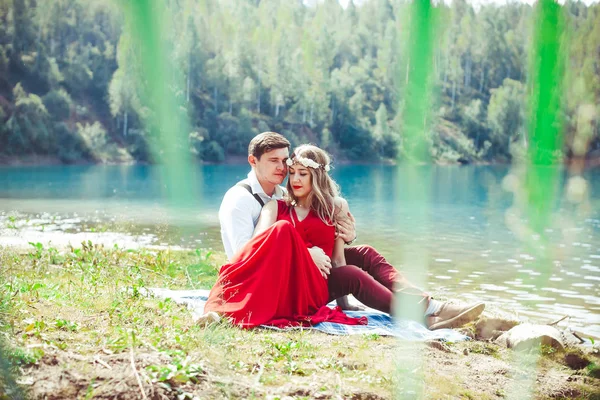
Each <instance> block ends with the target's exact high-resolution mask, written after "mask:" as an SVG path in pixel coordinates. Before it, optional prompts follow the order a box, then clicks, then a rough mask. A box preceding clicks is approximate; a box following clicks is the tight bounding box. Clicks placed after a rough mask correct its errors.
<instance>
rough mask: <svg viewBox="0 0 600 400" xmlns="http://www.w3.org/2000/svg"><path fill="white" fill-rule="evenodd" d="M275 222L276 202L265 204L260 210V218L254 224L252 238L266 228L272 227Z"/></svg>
mask: <svg viewBox="0 0 600 400" xmlns="http://www.w3.org/2000/svg"><path fill="white" fill-rule="evenodd" d="M275 221H277V201H276V200H271V201H269V202H268V203H267V204H265V206H264V207H263V209H262V210H261V212H260V217H259V218H258V222H257V223H256V228H254V234H253V235H252V237H254V236H256V235H258V234H259V233H261V232H262V231H264V230H266V229H267V228H268V227H270V226H271V225H273V224H274V223H275Z"/></svg>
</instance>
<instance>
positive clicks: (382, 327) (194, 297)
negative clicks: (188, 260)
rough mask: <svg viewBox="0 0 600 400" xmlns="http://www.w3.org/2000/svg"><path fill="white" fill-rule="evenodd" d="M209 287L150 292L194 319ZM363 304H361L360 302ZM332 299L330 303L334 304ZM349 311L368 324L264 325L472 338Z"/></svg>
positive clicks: (369, 312) (377, 314) (333, 331)
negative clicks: (181, 307) (180, 306)
mask: <svg viewBox="0 0 600 400" xmlns="http://www.w3.org/2000/svg"><path fill="white" fill-rule="evenodd" d="M208 293H209V291H208V290H204V289H199V290H169V289H163V288H149V289H148V293H147V294H148V295H149V296H153V297H157V298H170V299H171V300H173V301H174V302H176V303H179V304H185V305H187V306H188V308H189V309H190V310H191V311H192V315H193V316H194V318H199V317H200V316H201V315H203V314H204V304H205V303H206V301H207V300H208ZM350 302H351V303H355V304H356V300H355V299H353V298H352V297H350ZM358 304H360V303H358ZM334 305H335V304H334V303H333V302H332V303H330V304H329V306H331V307H333V306H334ZM346 314H348V315H350V316H352V317H362V316H365V317H367V319H368V321H369V323H368V324H367V325H343V324H337V323H333V322H321V323H320V324H316V325H314V326H312V327H310V328H285V329H281V328H276V327H274V326H268V325H263V327H264V328H267V329H273V330H282V331H283V330H292V329H315V330H318V331H321V332H324V333H328V334H330V335H381V336H395V337H398V338H400V339H402V340H412V341H424V340H442V341H448V342H460V341H463V340H469V337H468V336H465V335H463V334H461V333H459V332H457V331H455V330H453V329H438V330H435V331H430V330H429V329H427V328H426V327H425V326H423V325H422V324H420V323H418V322H415V321H410V320H395V319H392V318H391V317H390V316H389V315H388V314H384V313H382V312H380V311H377V310H373V309H368V310H366V311H346Z"/></svg>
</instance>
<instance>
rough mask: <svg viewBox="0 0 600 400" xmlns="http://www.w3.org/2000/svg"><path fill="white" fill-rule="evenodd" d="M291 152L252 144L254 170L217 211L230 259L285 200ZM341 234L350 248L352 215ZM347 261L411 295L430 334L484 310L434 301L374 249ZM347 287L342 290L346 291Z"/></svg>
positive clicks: (326, 262) (324, 265)
mask: <svg viewBox="0 0 600 400" xmlns="http://www.w3.org/2000/svg"><path fill="white" fill-rule="evenodd" d="M289 149H290V142H289V141H288V140H287V139H285V138H284V137H283V136H282V135H280V134H278V133H275V132H263V133H261V134H259V135H257V136H255V137H254V138H253V139H252V140H251V141H250V144H249V146H248V163H249V164H250V166H251V168H252V169H251V171H250V172H249V173H248V177H247V178H246V179H244V180H242V181H241V182H238V183H237V184H236V185H235V186H233V187H232V188H231V189H229V190H228V191H227V193H225V196H224V197H223V201H222V203H221V207H220V209H219V221H220V224H221V239H222V241H223V246H224V247H225V252H226V253H227V257H228V258H229V259H231V258H232V257H233V255H234V254H235V253H236V252H237V251H238V250H239V249H240V248H241V247H243V246H244V245H245V244H246V243H247V242H248V241H249V240H250V239H251V238H252V233H253V231H254V227H255V226H256V223H257V222H258V218H259V216H260V212H261V209H262V206H263V205H264V204H266V203H267V202H269V201H270V200H279V199H282V198H283V196H284V194H285V192H284V189H283V188H282V187H281V186H279V185H280V184H281V183H282V182H283V180H284V179H285V177H286V176H287V165H286V160H287V159H288V157H289V155H290V153H289ZM337 231H338V235H339V237H341V238H342V239H343V240H344V242H346V244H351V243H352V242H353V241H354V239H355V238H356V232H355V227H354V219H353V217H352V215H350V214H349V215H348V219H347V220H345V221H342V222H340V223H339V224H338V225H337ZM308 250H309V252H310V255H311V257H312V259H313V261H314V262H315V264H316V266H317V267H318V268H319V269H320V270H322V271H325V272H326V273H327V274H330V276H334V278H335V279H336V280H340V279H341V280H344V279H352V278H356V274H354V276H348V275H345V274H343V273H339V274H338V270H339V271H340V272H341V271H342V270H340V269H339V268H336V269H334V270H332V268H331V260H330V259H329V257H328V256H327V255H326V254H325V252H324V251H323V250H322V249H320V248H318V247H312V248H309V249H308ZM344 255H345V258H346V263H347V264H348V265H355V266H357V267H359V268H360V269H362V270H363V271H365V272H362V271H360V270H358V269H357V271H359V272H360V274H365V275H366V274H369V275H370V276H371V277H372V278H373V279H375V280H376V281H377V282H379V283H380V284H381V285H383V286H385V287H386V288H387V289H389V290H390V291H392V292H396V293H398V292H400V293H403V294H406V295H408V297H406V296H405V297H404V298H403V300H404V299H406V298H409V299H410V297H411V296H412V298H413V299H414V304H415V305H417V304H418V303H422V305H418V306H419V307H423V308H424V309H425V317H426V324H427V326H428V328H429V329H432V330H433V329H441V328H456V327H459V326H462V325H464V324H466V323H468V322H470V321H473V320H474V319H475V318H477V317H478V316H479V314H481V313H482V312H483V309H484V308H485V305H484V304H483V303H477V304H473V305H466V306H465V305H456V304H451V303H447V302H440V301H437V300H433V299H431V297H430V296H429V295H428V294H426V293H424V292H423V291H421V290H420V289H418V288H417V287H416V286H415V285H413V284H412V283H410V282H409V281H408V280H407V279H406V278H405V277H404V276H402V274H400V273H399V272H398V271H397V270H396V269H395V268H394V267H393V266H392V265H390V264H389V263H388V262H387V261H386V260H385V258H384V257H383V256H382V255H381V254H379V253H378V252H377V251H376V250H375V249H374V248H372V247H370V246H353V247H347V248H346V249H345V252H344ZM363 278H364V276H360V277H359V279H358V281H360V279H363ZM369 279H371V278H369ZM358 281H357V282H358ZM347 286H348V285H342V287H344V290H346V287H347ZM349 293H350V292H343V293H333V292H332V289H331V286H330V294H335V296H334V297H341V296H344V295H346V294H349ZM423 300H425V301H423Z"/></svg>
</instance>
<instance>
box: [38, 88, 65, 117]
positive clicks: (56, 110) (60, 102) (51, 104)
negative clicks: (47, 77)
mask: <svg viewBox="0 0 600 400" xmlns="http://www.w3.org/2000/svg"><path fill="white" fill-rule="evenodd" d="M42 100H43V102H44V106H46V110H48V113H49V114H50V118H51V119H53V120H55V121H63V120H65V119H67V118H69V116H70V115H71V104H72V101H71V96H69V94H68V93H67V92H66V91H65V90H64V89H60V90H52V91H50V92H48V93H47V94H46V95H44V97H42Z"/></svg>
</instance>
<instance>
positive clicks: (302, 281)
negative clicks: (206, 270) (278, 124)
mask: <svg viewBox="0 0 600 400" xmlns="http://www.w3.org/2000/svg"><path fill="white" fill-rule="evenodd" d="M287 163H288V166H289V178H288V183H287V190H288V196H287V198H286V200H285V201H272V202H270V203H267V204H266V205H265V206H264V207H263V210H262V212H261V216H260V218H259V221H258V223H257V225H256V228H255V230H254V235H253V238H252V239H251V240H250V242H248V243H247V244H246V245H245V246H244V247H243V248H242V250H240V251H239V252H238V253H237V254H236V255H235V256H234V257H233V259H232V260H231V263H230V264H226V265H224V266H223V267H221V270H220V272H219V278H218V280H217V283H216V284H215V286H214V287H213V289H212V290H211V292H210V295H209V299H208V302H207V304H206V307H205V311H206V312H211V311H214V312H217V313H220V314H223V315H225V316H227V317H229V318H230V319H231V321H232V322H233V323H235V324H237V325H239V326H241V327H245V328H250V327H254V326H258V325H261V324H269V325H276V326H289V325H299V324H302V325H306V324H314V323H318V322H323V321H332V322H340V323H346V324H365V323H366V319H364V318H362V319H356V318H350V317H348V316H346V315H345V314H344V313H343V312H342V311H341V309H340V308H335V309H333V310H332V309H330V308H328V307H326V304H327V303H328V302H329V301H330V300H332V299H333V298H337V297H341V296H343V295H345V294H348V293H353V294H354V295H355V296H357V298H359V299H360V300H361V301H363V303H365V304H367V305H370V306H372V307H373V306H374V307H375V308H378V309H381V310H382V311H386V312H389V306H390V304H391V301H392V294H391V292H390V291H389V290H387V289H385V288H384V287H383V286H381V284H379V283H378V282H376V281H375V280H374V279H373V278H371V277H370V276H368V275H367V274H365V273H364V271H361V270H360V269H358V268H357V267H353V266H346V265H345V264H346V262H345V259H344V242H343V240H342V239H336V238H335V223H336V220H337V219H338V218H341V217H342V216H346V215H347V213H348V205H347V203H346V201H345V200H343V199H342V198H340V197H339V196H338V193H339V191H338V187H337V184H336V183H335V182H334V181H333V180H332V179H331V177H330V176H329V174H328V171H329V169H330V158H329V156H328V155H327V153H326V152H325V151H323V150H321V149H319V148H318V147H316V146H313V145H302V146H300V147H298V148H297V149H296V150H295V152H294V154H292V156H291V157H290V158H289V159H288V161H287ZM313 246H317V247H320V248H321V249H322V250H323V251H324V252H325V254H327V256H329V257H330V258H331V261H332V265H333V267H334V268H335V273H332V275H335V276H337V277H339V278H340V279H339V280H340V281H343V282H342V284H341V285H340V282H331V279H328V273H329V272H330V271H329V270H328V269H327V268H325V267H323V269H319V268H318V267H317V265H316V264H315V263H314V262H313V260H312V258H311V256H310V253H309V252H308V248H310V247H313ZM382 289H383V290H382ZM344 300H345V299H343V300H339V301H338V304H340V305H343V306H345V307H347V306H348V305H347V304H346V303H345V301H344Z"/></svg>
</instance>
